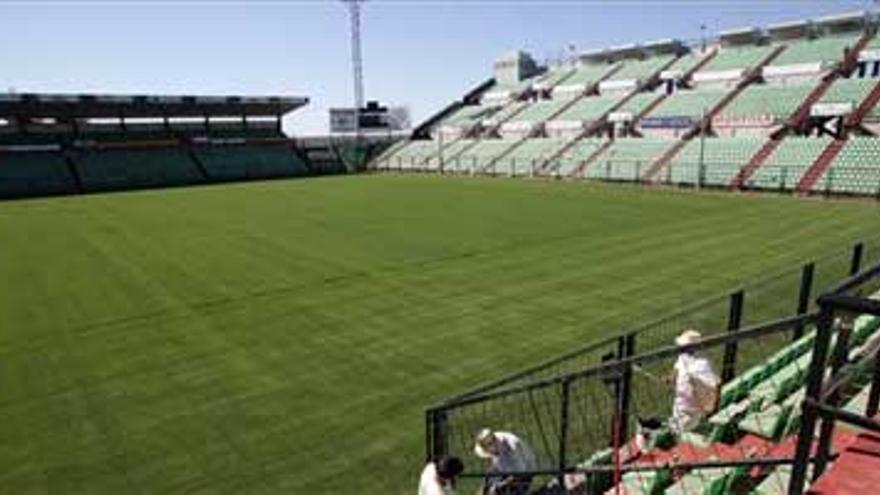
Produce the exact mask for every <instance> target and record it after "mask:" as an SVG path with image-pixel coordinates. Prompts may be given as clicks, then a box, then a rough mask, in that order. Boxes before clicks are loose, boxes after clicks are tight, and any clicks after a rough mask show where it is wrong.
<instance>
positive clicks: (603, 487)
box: [426, 244, 880, 495]
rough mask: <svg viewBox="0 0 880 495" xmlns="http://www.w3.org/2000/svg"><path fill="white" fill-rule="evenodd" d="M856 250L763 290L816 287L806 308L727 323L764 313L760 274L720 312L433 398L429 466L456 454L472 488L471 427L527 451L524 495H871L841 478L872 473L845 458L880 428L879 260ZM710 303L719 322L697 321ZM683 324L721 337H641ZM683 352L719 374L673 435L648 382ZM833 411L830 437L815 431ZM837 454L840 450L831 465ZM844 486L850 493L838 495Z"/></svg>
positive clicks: (657, 391) (665, 391)
mask: <svg viewBox="0 0 880 495" xmlns="http://www.w3.org/2000/svg"><path fill="white" fill-rule="evenodd" d="M865 248H866V246H865V245H863V244H859V245H857V246H855V247H854V249H853V250H852V252H851V259H850V260H849V261H851V263H850V266H849V267H848V268H849V271H848V273H850V274H851V276H850V277H849V278H847V279H844V280H842V281H828V282H830V283H831V285H830V286H823V287H827V288H824V289H814V288H813V285H812V284H813V282H812V280H813V279H812V275H811V274H812V270H813V269H815V268H817V267H816V265H815V263H811V264H808V265H806V266H805V267H804V269H803V271H802V273H803V275H802V277H801V283H800V287H798V284H792V285H786V287H787V289H785V290H781V291H780V290H779V289H781V287H776V288H775V290H774V291H773V297H774V298H779V297H783V298H786V299H787V298H792V299H801V300H803V298H804V291H805V290H806V292H807V300H809V299H811V297H810V294H809V293H810V292H811V291H813V290H821V292H819V294H820V295H821V297H820V298H819V299H818V301H819V303H818V309H817V311H815V312H810V311H811V310H810V308H805V309H803V310H799V312H798V313H797V314H792V315H789V316H786V317H782V318H777V319H773V320H767V321H764V322H760V323H756V324H754V325H752V326H749V327H745V328H740V327H738V324H737V326H730V324H731V322H733V321H739V318H740V316H741V314H742V313H741V311H747V312H748V311H754V310H755V309H757V307H759V306H760V305H761V304H764V302H762V298H761V297H760V294H762V293H764V292H763V291H764V290H766V287H767V283H770V284H775V283H777V282H778V281H779V280H780V279H778V278H772V279H769V280H765V281H760V282H757V283H755V284H748V285H746V286H745V287H744V289H743V290H742V291H741V292H739V296H738V297H736V296H735V295H732V296H731V299H730V312H729V313H727V309H728V308H726V307H725V306H724V305H721V306H718V307H715V306H712V305H708V306H707V305H696V306H693V307H690V308H688V309H687V310H685V311H684V312H682V313H674V314H672V315H669V316H667V317H665V318H661V319H659V320H657V321H656V322H654V323H652V324H649V325H646V326H644V327H639V329H638V330H635V331H633V330H627V331H626V333H623V334H621V335H619V336H612V337H610V338H608V339H606V340H601V341H598V342H595V343H594V344H593V345H588V346H586V347H584V348H582V349H579V350H576V351H573V352H569V353H567V354H565V355H563V356H560V357H558V358H556V359H552V360H549V361H547V362H545V363H543V364H539V365H537V366H535V367H533V368H530V369H527V370H522V371H520V372H517V373H515V374H513V375H510V376H508V377H504V378H502V379H500V380H497V381H494V382H491V383H489V384H487V385H483V386H481V387H479V388H477V389H474V390H471V391H469V392H466V393H464V394H460V395H458V396H455V397H453V398H450V399H447V400H445V401H443V402H441V403H439V404H437V405H436V406H433V407H431V408H429V409H428V411H427V418H428V422H427V432H426V436H427V439H428V445H427V447H428V455H429V458H430V457H431V456H435V457H436V456H438V455H440V454H453V455H459V456H460V457H461V458H462V459H464V460H465V465H466V469H465V471H466V472H465V475H464V478H465V479H466V480H470V479H472V480H480V481H482V480H484V479H485V477H486V476H491V475H492V473H491V472H489V471H487V470H486V468H485V466H484V465H481V464H479V463H476V462H475V461H471V458H472V457H473V456H470V457H469V456H468V454H469V452H470V451H471V450H472V448H473V447H472V445H473V444H472V442H473V436H472V435H471V434H470V432H471V430H474V429H477V428H478V427H479V426H481V425H493V424H503V425H504V427H505V428H506V429H508V430H509V431H514V432H517V434H518V435H520V437H521V438H525V439H527V440H528V441H530V442H531V445H532V446H533V448H534V450H535V457H536V462H535V465H534V467H533V468H532V469H534V470H535V474H534V476H533V484H532V488H533V489H534V488H535V485H538V486H542V487H544V488H545V489H546V490H548V491H549V492H551V493H579V494H603V493H604V494H612V493H623V494H627V495H642V494H644V495H654V494H680V495H683V494H689V495H690V494H709V495H734V494H744V493H750V494H789V493H797V494H803V493H814V494H820V493H869V492H866V491H864V490H865V489H866V486H867V485H865V484H864V483H860V482H848V481H845V480H842V479H841V477H844V476H854V475H855V474H856V473H858V472H860V471H859V470H865V472H866V473H867V472H869V471H870V472H872V473H873V472H874V471H873V470H875V469H876V468H877V467H880V457H878V455H877V452H880V450H877V449H876V448H875V447H871V450H870V451H865V450H859V448H862V449H864V448H867V447H865V445H866V444H865V443H864V442H865V438H867V437H865V436H864V433H862V432H864V431H873V432H876V433H880V421H877V418H880V416H877V410H878V403H880V373H878V372H877V371H878V370H880V367H878V366H877V363H878V362H880V361H878V356H880V307H878V306H877V305H876V302H877V301H878V300H880V264H874V265H872V266H870V267H867V268H864V269H862V259H863V254H864V253H865V252H866V249H865ZM869 249H871V250H872V251H871V252H874V251H873V250H875V249H878V247H877V246H872V247H870V248H869ZM832 259H837V256H834V257H832V258H827V259H825V260H824V261H822V262H820V269H821V270H827V269H828V268H829V266H830V265H825V263H830V264H833V263H835V262H833V261H831V260H832ZM841 261H846V257H844V259H843V260H841ZM808 268H809V272H810V275H807V271H808ZM794 273H797V270H796V271H794ZM844 273H847V272H844ZM842 276H843V275H842ZM808 280H809V281H808ZM750 293H754V294H756V295H759V297H756V298H755V297H752V298H750V296H749V294H750ZM747 301H751V302H750V303H748V302H747ZM750 305H752V306H750ZM835 305H839V309H837V310H835V309H834V308H835ZM748 307H752V309H751V310H749V309H746V308H748ZM733 308H739V309H738V310H734V309H733ZM855 308H860V309H855ZM861 308H864V309H861ZM716 309H717V312H718V315H717V316H718V317H717V318H715V317H712V316H710V315H709V314H707V311H708V312H709V313H714V312H715V310H716ZM725 313H727V314H726V315H725ZM722 315H724V316H722ZM737 315H740V316H737ZM774 315H776V316H775V317H778V316H780V314H778V313H774ZM830 315H839V316H838V317H836V318H831V317H830ZM725 316H726V318H727V319H728V321H727V322H726V323H725ZM695 318H696V319H699V320H703V321H704V322H707V321H714V322H715V325H718V326H719V327H721V328H717V329H714V330H712V331H710V332H709V334H710V336H704V337H703V338H702V339H701V340H700V341H698V342H696V343H693V344H689V345H687V346H685V348H683V347H681V346H679V347H676V346H673V347H669V346H668V345H669V344H668V343H666V344H664V343H663V340H664V339H660V340H659V341H658V340H657V339H656V335H655V332H661V333H663V334H664V335H668V334H669V333H670V331H673V332H674V331H675V329H676V327H678V328H679V329H680V328H681V325H686V324H688V323H686V322H691V321H693V320H694V319H695ZM724 327H727V328H724ZM667 338H668V337H667ZM636 341H638V342H640V343H639V344H637V343H636ZM666 342H669V341H668V340H667V341H666ZM687 347H691V349H687ZM635 349H638V350H639V354H634V353H633V352H634V351H635ZM608 351H610V353H609V352H608ZM682 353H688V354H690V355H692V356H693V355H697V356H705V358H706V359H708V360H709V361H710V362H711V363H712V366H713V367H714V368H715V369H716V370H719V371H720V375H721V376H722V377H723V378H722V385H721V387H720V391H719V394H718V396H717V405H716V406H715V407H714V408H713V411H712V412H708V413H707V414H706V416H705V417H704V418H703V419H702V420H701V421H700V422H699V424H696V425H695V426H693V427H692V428H691V429H688V430H687V431H683V432H680V431H679V432H677V431H675V430H674V429H673V427H672V425H670V426H666V425H664V423H665V422H664V421H662V420H659V419H648V418H651V416H648V415H652V414H661V415H663V414H668V412H667V408H668V404H670V403H671V402H672V398H673V396H676V393H675V392H674V391H673V390H672V389H671V388H672V385H669V384H666V383H665V382H664V381H663V380H662V378H660V377H659V374H660V373H661V372H662V371H663V370H668V369H670V368H672V364H673V363H674V362H677V360H678V359H680V358H679V357H678V356H680V355H682ZM691 386H692V387H696V385H693V384H692V385H691ZM832 391H833V393H832ZM713 402H716V401H713ZM819 407H823V408H824V412H822V414H821V415H817V410H818V408H819ZM831 418H836V421H837V423H839V426H838V427H837V428H835V429H831V428H826V426H827V425H826V423H827V422H828V421H829V420H831ZM820 419H821V423H822V425H821V427H820V426H819V423H820ZM649 421H653V422H654V424H653V425H652V426H647V425H648V423H649ZM872 441H873V442H875V443H876V442H880V440H878V439H877V438H874V439H873V440H872ZM609 445H610V447H609ZM858 446H861V447H858ZM835 452H838V453H839V452H843V453H844V454H843V455H841V457H840V458H839V459H837V460H835V461H834V464H833V466H832V467H831V468H830V469H829V462H831V461H832V460H834V458H833V457H832V455H835V454H834V453H835ZM855 455H862V456H866V457H863V458H861V459H855V458H853V457H854V456H855ZM841 462H843V463H844V466H840V463H841ZM538 473H541V474H538ZM812 474H815V475H816V478H815V482H814V483H813V484H812V486H810V480H811V479H813V476H812ZM806 475H809V476H806ZM871 476H873V474H872V475H871ZM870 479H874V478H870ZM843 484H847V486H848V491H846V490H845V491H837V489H836V488H835V487H840V486H843ZM807 487H809V491H805V489H806V488H807ZM853 487H856V488H853ZM790 489H791V491H790Z"/></svg>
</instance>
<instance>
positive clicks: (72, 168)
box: [64, 154, 86, 194]
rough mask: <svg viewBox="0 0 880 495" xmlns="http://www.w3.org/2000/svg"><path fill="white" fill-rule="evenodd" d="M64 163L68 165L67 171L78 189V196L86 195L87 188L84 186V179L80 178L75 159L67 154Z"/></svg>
mask: <svg viewBox="0 0 880 495" xmlns="http://www.w3.org/2000/svg"><path fill="white" fill-rule="evenodd" d="M64 163H66V164H67V170H68V171H69V172H70V177H71V178H73V185H74V187H75V188H76V192H77V194H85V192H86V188H85V186H83V180H82V177H80V175H79V171H78V170H77V169H76V162H74V161H73V158H71V157H70V156H68V155H66V154H65V155H64Z"/></svg>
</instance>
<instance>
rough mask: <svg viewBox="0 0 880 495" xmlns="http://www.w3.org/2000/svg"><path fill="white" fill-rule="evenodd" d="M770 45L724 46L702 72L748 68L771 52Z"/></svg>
mask: <svg viewBox="0 0 880 495" xmlns="http://www.w3.org/2000/svg"><path fill="white" fill-rule="evenodd" d="M770 50H771V48H770V47H769V46H744V47H722V48H719V49H718V53H717V54H716V55H715V57H714V58H712V60H710V61H709V63H708V64H706V66H705V67H703V68H702V69H701V72H718V71H726V70H733V69H739V70H747V69H749V68H752V67H754V66H756V65H757V64H758V63H759V62H760V61H761V60H762V59H763V58H765V57H766V56H767V55H769V54H770Z"/></svg>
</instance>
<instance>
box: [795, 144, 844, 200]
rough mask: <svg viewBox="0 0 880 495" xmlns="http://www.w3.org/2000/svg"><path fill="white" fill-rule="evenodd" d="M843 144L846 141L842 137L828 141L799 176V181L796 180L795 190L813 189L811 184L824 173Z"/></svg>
mask: <svg viewBox="0 0 880 495" xmlns="http://www.w3.org/2000/svg"><path fill="white" fill-rule="evenodd" d="M844 144H846V141H844V140H842V139H835V140H834V141H831V142H830V143H828V146H827V147H826V148H825V149H824V150H823V151H822V154H820V155H819V158H817V159H816V161H815V162H814V163H813V165H812V166H810V168H809V169H808V170H807V171H806V173H804V175H803V177H801V180H800V182H798V186H797V190H798V191H800V192H803V193H808V192H810V191H811V190H812V189H813V185H814V184H816V182H818V181H819V179H821V178H822V176H823V175H825V172H826V171H827V170H828V168H829V167H831V164H832V163H834V159H835V158H837V155H838V154H840V150H842V149H843V145H844Z"/></svg>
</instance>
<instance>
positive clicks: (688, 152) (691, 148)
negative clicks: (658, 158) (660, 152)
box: [668, 137, 765, 186]
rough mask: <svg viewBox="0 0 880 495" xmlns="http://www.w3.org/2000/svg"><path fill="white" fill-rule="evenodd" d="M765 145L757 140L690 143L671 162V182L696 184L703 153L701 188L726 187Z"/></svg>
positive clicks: (744, 138) (762, 140)
mask: <svg viewBox="0 0 880 495" xmlns="http://www.w3.org/2000/svg"><path fill="white" fill-rule="evenodd" d="M764 142H765V141H764V139H763V138H758V137H742V138H707V139H705V140H703V141H702V142H701V140H700V139H699V138H695V139H692V140H691V141H689V142H688V143H687V144H686V145H685V147H684V148H683V149H682V150H681V151H680V152H679V153H678V154H677V155H676V156H675V157H673V159H672V161H671V162H670V171H669V172H668V173H669V174H670V175H669V178H670V181H671V182H673V183H676V184H697V182H698V177H699V171H700V155H701V151H702V163H703V172H704V176H703V181H704V182H703V184H709V185H718V186H726V185H728V184H730V181H731V180H733V178H734V177H735V176H736V174H738V173H739V171H740V169H741V168H742V167H743V166H745V165H746V164H747V163H748V162H749V160H751V158H752V157H753V156H754V155H755V154H756V153H757V152H758V150H759V149H760V148H761V146H762V145H763V144H764Z"/></svg>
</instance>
